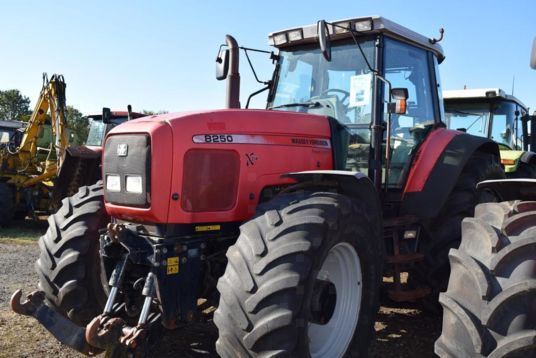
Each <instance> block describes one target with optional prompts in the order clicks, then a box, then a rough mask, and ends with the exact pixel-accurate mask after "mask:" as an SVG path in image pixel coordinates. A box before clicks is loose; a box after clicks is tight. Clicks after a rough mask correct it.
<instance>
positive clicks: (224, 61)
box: [216, 48, 229, 81]
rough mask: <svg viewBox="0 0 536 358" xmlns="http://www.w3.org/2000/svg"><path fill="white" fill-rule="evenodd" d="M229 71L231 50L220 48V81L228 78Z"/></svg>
mask: <svg viewBox="0 0 536 358" xmlns="http://www.w3.org/2000/svg"><path fill="white" fill-rule="evenodd" d="M228 72H229V50H228V49H223V48H220V52H219V53H218V57H216V79H217V80H218V81H221V80H224V79H226V78H227V73H228Z"/></svg>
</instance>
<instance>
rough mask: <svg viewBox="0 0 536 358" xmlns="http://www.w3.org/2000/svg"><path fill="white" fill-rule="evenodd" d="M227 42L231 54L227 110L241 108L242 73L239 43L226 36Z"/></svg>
mask: <svg viewBox="0 0 536 358" xmlns="http://www.w3.org/2000/svg"><path fill="white" fill-rule="evenodd" d="M225 42H226V43H227V46H228V47H229V53H230V58H229V74H228V75H227V108H240V72H238V60H239V57H240V52H239V48H238V43H237V42H236V40H235V38H234V37H232V36H231V35H226V36H225Z"/></svg>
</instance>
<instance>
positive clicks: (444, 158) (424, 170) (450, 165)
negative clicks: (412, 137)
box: [401, 128, 500, 219]
mask: <svg viewBox="0 0 536 358" xmlns="http://www.w3.org/2000/svg"><path fill="white" fill-rule="evenodd" d="M477 151H480V152H484V153H489V154H492V155H494V156H496V158H497V163H499V158H500V157H499V147H498V145H497V144H496V143H495V142H493V141H491V140H489V139H487V138H482V137H476V136H473V135H470V134H466V133H463V132H459V131H453V130H447V129H443V128H439V129H436V130H434V131H433V132H431V133H430V134H429V135H428V138H427V139H426V140H425V141H424V142H423V143H422V144H421V146H420V147H419V149H418V151H417V154H416V156H415V159H414V161H413V163H412V166H411V168H410V171H409V174H408V177H407V178H408V179H407V181H406V186H405V188H404V192H403V197H402V203H401V214H402V215H415V216H417V217H419V218H421V219H430V218H433V217H436V216H437V215H438V214H439V212H440V210H441V208H442V207H443V205H444V204H445V202H446V200H447V198H448V196H449V194H450V193H451V191H452V189H453V188H454V186H455V185H456V182H457V181H458V178H459V176H460V174H461V172H462V170H463V168H464V167H465V165H466V164H467V162H468V161H469V158H471V156H473V154H474V153H475V152H477Z"/></svg>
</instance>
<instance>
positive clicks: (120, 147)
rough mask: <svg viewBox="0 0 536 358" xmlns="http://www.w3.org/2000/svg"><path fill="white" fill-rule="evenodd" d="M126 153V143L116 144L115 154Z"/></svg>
mask: <svg viewBox="0 0 536 358" xmlns="http://www.w3.org/2000/svg"><path fill="white" fill-rule="evenodd" d="M127 155H128V144H126V143H121V144H118V145H117V156H118V157H126V156H127Z"/></svg>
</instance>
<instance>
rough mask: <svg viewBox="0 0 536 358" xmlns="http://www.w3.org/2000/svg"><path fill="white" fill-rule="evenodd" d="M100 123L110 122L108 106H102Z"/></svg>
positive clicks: (110, 114)
mask: <svg viewBox="0 0 536 358" xmlns="http://www.w3.org/2000/svg"><path fill="white" fill-rule="evenodd" d="M102 123H106V124H108V123H112V111H110V108H107V107H102Z"/></svg>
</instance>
